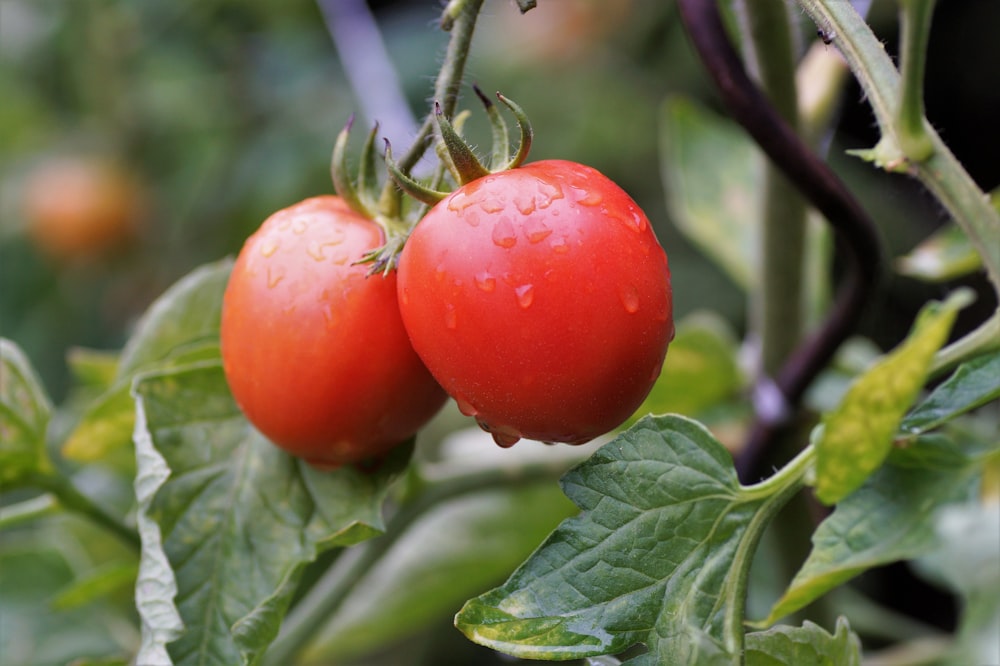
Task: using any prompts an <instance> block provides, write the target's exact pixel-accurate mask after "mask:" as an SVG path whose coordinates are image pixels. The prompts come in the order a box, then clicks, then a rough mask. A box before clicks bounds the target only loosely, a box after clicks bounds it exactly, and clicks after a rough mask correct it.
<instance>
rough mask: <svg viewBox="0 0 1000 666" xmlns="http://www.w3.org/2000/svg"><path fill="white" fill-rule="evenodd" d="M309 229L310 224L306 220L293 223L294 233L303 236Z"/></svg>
mask: <svg viewBox="0 0 1000 666" xmlns="http://www.w3.org/2000/svg"><path fill="white" fill-rule="evenodd" d="M308 228H309V223H308V222H306V221H305V220H295V221H294V222H292V233H294V234H297V235H299V236H301V235H302V234H304V233H305V232H306V229H308Z"/></svg>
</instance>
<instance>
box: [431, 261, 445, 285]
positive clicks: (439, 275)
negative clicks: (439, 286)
mask: <svg viewBox="0 0 1000 666" xmlns="http://www.w3.org/2000/svg"><path fill="white" fill-rule="evenodd" d="M445 275H447V271H446V270H445V268H444V264H438V265H437V266H436V267H435V268H434V280H435V281H437V282H444V278H445Z"/></svg>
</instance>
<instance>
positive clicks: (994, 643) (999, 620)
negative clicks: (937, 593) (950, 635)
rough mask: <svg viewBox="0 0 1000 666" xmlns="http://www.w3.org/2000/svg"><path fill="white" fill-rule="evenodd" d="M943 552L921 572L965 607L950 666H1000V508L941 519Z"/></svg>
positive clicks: (957, 511)
mask: <svg viewBox="0 0 1000 666" xmlns="http://www.w3.org/2000/svg"><path fill="white" fill-rule="evenodd" d="M935 530H936V532H937V534H938V537H939V543H940V547H939V548H938V549H937V550H935V551H934V552H931V553H928V554H926V555H925V556H923V557H922V558H920V559H919V560H917V561H916V563H915V564H916V566H917V570H918V571H920V572H922V573H923V574H924V575H925V576H928V577H930V578H932V579H933V580H935V581H937V582H940V583H943V584H944V585H946V586H948V587H950V588H951V589H953V590H955V592H957V593H958V594H959V595H961V597H962V599H963V601H964V603H963V608H962V615H961V619H960V623H959V627H958V631H957V640H956V644H955V646H954V647H953V649H952V652H951V654H950V655H949V657H950V663H954V664H1000V640H998V639H1000V633H998V632H1000V601H998V600H1000V502H998V501H997V500H995V499H994V500H993V501H987V502H979V501H974V502H968V503H966V504H961V505H954V506H950V507H948V508H947V509H945V510H943V511H941V512H940V513H938V514H937V516H936V520H935Z"/></svg>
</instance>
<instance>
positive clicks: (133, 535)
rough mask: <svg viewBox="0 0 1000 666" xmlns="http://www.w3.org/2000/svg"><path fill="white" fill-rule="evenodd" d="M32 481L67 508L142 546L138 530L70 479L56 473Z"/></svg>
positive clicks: (133, 545) (123, 540) (129, 541)
mask: <svg viewBox="0 0 1000 666" xmlns="http://www.w3.org/2000/svg"><path fill="white" fill-rule="evenodd" d="M31 483H32V485H34V486H36V487H38V488H41V489H43V490H46V491H48V492H50V493H52V495H54V496H55V498H56V499H57V500H58V502H59V504H61V505H62V506H63V507H64V508H65V509H68V510H70V511H73V512H74V513H78V514H80V515H81V516H84V517H86V518H89V519H90V520H91V521H93V522H94V523H97V524H98V525H100V526H101V527H103V528H104V529H106V530H107V531H109V532H111V533H112V534H114V535H115V536H116V537H118V539H119V540H120V541H122V542H123V543H125V544H126V545H128V546H131V547H132V548H134V549H135V550H136V551H138V550H139V549H140V548H141V545H142V544H141V542H140V541H139V534H138V532H136V531H135V530H134V529H132V528H130V527H128V526H127V525H125V523H123V522H122V521H121V520H119V519H118V518H116V517H115V516H113V515H111V514H110V513H108V512H107V511H105V510H104V509H103V508H102V507H100V506H99V505H98V504H97V503H96V502H94V500H92V499H90V498H89V497H87V496H86V495H84V494H83V493H82V492H80V491H79V490H77V488H76V486H74V485H73V482H72V481H70V480H69V479H67V478H65V477H63V476H60V475H59V474H55V473H53V474H41V475H38V476H35V477H34V478H32V479H31Z"/></svg>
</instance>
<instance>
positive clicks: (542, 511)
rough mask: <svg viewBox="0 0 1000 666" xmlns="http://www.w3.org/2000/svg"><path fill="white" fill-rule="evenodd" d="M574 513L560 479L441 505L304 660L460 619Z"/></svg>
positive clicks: (359, 589)
mask: <svg viewBox="0 0 1000 666" xmlns="http://www.w3.org/2000/svg"><path fill="white" fill-rule="evenodd" d="M483 443H484V444H485V442H483ZM490 444H491V445H492V442H490ZM573 512H574V507H573V505H572V504H571V503H570V502H569V501H568V500H567V499H566V498H565V497H564V496H563V494H562V493H561V492H559V488H558V487H557V486H556V484H555V483H554V482H553V481H547V482H543V483H536V484H533V485H531V486H527V487H523V488H516V489H514V490H510V489H506V490H492V491H486V492H481V493H476V494H472V495H463V496H462V497H460V498H458V499H456V500H452V501H450V502H447V503H444V504H441V505H439V506H438V507H436V508H434V509H433V510H432V511H429V512H428V513H427V514H426V515H425V516H423V517H422V518H420V519H419V520H418V521H417V523H416V524H414V525H413V526H412V527H410V528H409V529H408V530H407V532H406V534H405V535H403V536H402V537H401V538H400V539H399V540H398V541H397V542H396V544H395V545H394V546H393V548H392V550H391V551H390V552H389V553H388V554H386V555H385V556H384V557H383V558H382V559H380V560H379V562H378V564H377V565H375V567H374V568H373V569H372V570H371V571H370V572H369V573H368V574H366V575H365V577H364V578H363V579H362V580H360V581H359V582H358V583H357V584H356V585H355V587H354V589H355V592H354V593H353V594H352V595H351V596H350V597H348V599H347V600H346V601H345V602H344V605H343V606H342V607H341V608H340V609H339V610H338V612H337V613H336V614H335V615H334V616H333V618H332V619H331V621H330V623H329V624H327V626H326V627H325V628H324V629H323V630H321V631H320V632H319V635H320V636H321V638H320V640H319V641H317V642H316V643H315V644H313V645H312V646H311V647H310V648H309V649H308V650H307V651H306V653H305V654H304V655H303V659H304V661H307V662H311V663H325V661H326V659H324V657H326V658H329V657H333V656H336V657H337V658H338V659H341V660H343V659H345V658H347V657H348V656H350V655H362V654H365V653H370V652H372V651H374V650H376V649H379V648H381V647H384V646H385V645H386V644H387V643H389V642H391V641H393V640H399V639H401V638H403V637H406V636H410V635H413V634H414V633H416V632H418V631H420V630H421V629H423V628H424V627H426V625H427V624H429V623H431V622H434V621H436V620H440V619H442V618H445V617H448V616H450V615H453V614H454V612H455V609H456V608H458V606H459V605H461V603H462V602H463V601H464V600H465V599H468V598H469V595H471V594H475V593H476V592H479V591H481V590H483V589H486V588H487V587H488V586H490V585H495V584H496V583H497V581H500V580H502V579H503V578H504V577H505V576H506V575H508V574H509V573H510V572H511V570H513V569H514V567H516V566H517V565H518V564H519V563H520V562H522V561H523V560H524V558H526V557H527V556H528V555H530V554H531V551H533V550H534V549H535V548H536V547H537V546H538V544H539V543H541V542H542V540H543V539H545V537H546V536H548V534H549V533H550V532H551V531H552V530H553V529H554V528H555V527H556V525H557V524H558V523H559V521H560V520H562V519H563V518H566V517H567V516H569V515H570V514H571V513H573ZM386 618H392V619H391V621H386Z"/></svg>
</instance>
